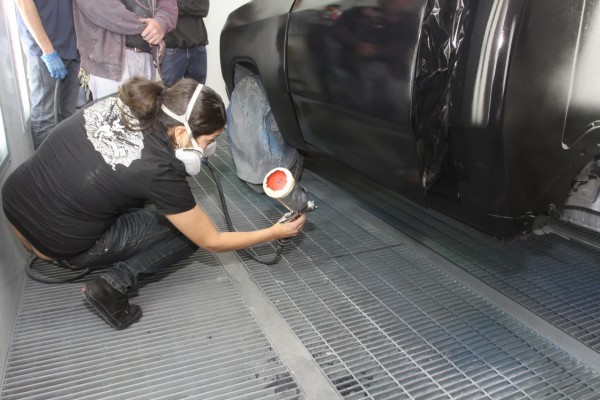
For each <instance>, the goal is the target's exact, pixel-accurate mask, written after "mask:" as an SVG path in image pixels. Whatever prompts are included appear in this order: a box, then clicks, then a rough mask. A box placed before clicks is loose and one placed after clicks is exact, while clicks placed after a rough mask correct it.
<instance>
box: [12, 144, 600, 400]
mask: <svg viewBox="0 0 600 400" xmlns="http://www.w3.org/2000/svg"><path fill="white" fill-rule="evenodd" d="M218 145H219V148H218V151H217V156H216V157H214V160H211V162H212V165H213V166H214V168H215V170H216V171H217V173H218V175H219V177H220V180H221V183H222V185H223V189H224V192H225V195H226V197H227V200H228V207H229V211H230V213H231V216H232V220H233V221H234V224H235V225H236V228H237V229H238V230H245V229H254V228H260V227H265V226H268V225H269V224H270V223H271V222H272V221H275V220H276V219H278V218H279V216H280V215H281V213H282V212H283V210H282V207H281V206H279V205H278V204H277V203H276V202H275V201H273V200H271V199H268V198H266V197H265V196H263V195H259V194H257V193H255V192H254V191H252V190H251V189H250V188H248V187H247V186H246V185H245V184H243V183H241V182H240V181H239V180H238V179H237V177H236V176H235V171H234V166H233V161H232V160H231V158H230V156H229V149H228V144H227V139H226V138H221V139H219V141H218ZM311 171H313V169H312V168H311ZM321 172H322V171H319V170H318V169H317V168H315V172H314V173H313V172H305V175H304V177H303V180H302V183H303V185H304V186H305V187H306V189H307V190H308V191H309V193H311V197H312V198H313V199H314V200H315V201H316V203H317V205H318V206H319V208H318V209H317V211H315V212H313V213H312V214H310V216H309V218H310V223H308V224H307V226H306V227H305V230H304V233H303V234H302V235H301V236H299V237H298V238H295V239H294V240H293V243H292V245H291V246H290V247H289V248H287V249H286V251H285V252H284V256H283V259H282V260H281V261H280V263H278V264H276V265H273V266H265V265H262V264H259V263H256V262H255V261H253V260H252V259H251V258H250V257H248V256H247V255H246V254H244V253H242V252H238V256H239V259H240V261H241V262H243V264H244V265H245V268H246V270H247V271H248V272H249V274H250V275H251V277H252V278H253V280H254V282H255V283H256V285H258V287H260V289H261V295H263V296H266V298H267V299H268V300H269V301H270V303H271V304H272V305H273V307H274V308H275V310H276V311H275V314H277V317H279V318H282V319H283V320H284V321H285V322H286V323H287V325H288V326H289V327H290V328H291V330H292V331H293V333H294V335H295V337H296V338H297V339H298V340H299V341H300V342H301V344H302V345H303V346H304V347H305V348H306V349H307V350H308V352H309V354H310V355H311V356H312V359H313V361H314V362H315V364H316V366H315V368H318V369H319V370H320V371H321V372H322V373H323V374H324V375H325V376H326V378H327V379H328V380H329V382H331V385H333V386H334V387H335V389H336V390H337V391H338V393H339V394H340V395H341V396H342V397H343V398H345V399H363V398H372V399H428V400H429V399H542V398H543V399H593V398H600V372H599V371H597V370H595V369H594V368H592V367H590V366H588V365H586V364H584V363H582V362H581V361H579V360H577V359H575V358H574V357H573V356H571V355H570V354H569V353H567V352H566V351H564V350H563V349H561V348H560V347H558V346H557V345H555V344H554V343H552V342H550V341H549V340H547V339H545V338H544V337H543V336H542V335H540V333H538V332H536V331H534V330H532V329H531V328H530V327H528V326H527V325H526V324H524V323H522V322H519V321H518V320H517V319H515V318H514V317H513V316H512V315H510V314H509V313H506V312H504V311H502V310H500V309H499V308H497V307H496V306H494V305H493V304H492V303H490V302H489V301H488V300H487V299H486V298H484V297H482V296H480V295H477V294H476V293H474V292H473V291H471V290H470V289H468V288H467V287H465V286H464V285H462V284H461V283H460V282H459V281H458V280H457V279H456V278H455V277H453V276H452V275H450V274H448V273H447V272H446V271H444V270H442V269H441V268H439V267H438V266H436V265H435V264H434V263H433V262H432V261H431V260H429V259H427V258H426V257H425V256H424V255H423V254H421V253H420V252H419V251H418V249H415V248H414V247H413V246H409V245H408V244H407V243H406V242H405V240H404V237H405V236H404V235H403V234H400V233H401V232H400V231H396V230H395V229H393V228H390V227H387V228H385V227H383V228H382V224H381V221H380V220H378V219H377V218H376V217H374V216H373V215H369V214H368V213H367V212H365V211H364V208H361V207H359V206H357V205H356V202H355V201H359V202H360V200H356V199H354V201H352V200H349V196H346V195H343V194H342V193H343V192H341V191H340V190H338V189H332V187H333V185H332V184H331V183H330V182H329V181H327V180H326V179H324V178H322V176H327V174H328V173H331V172H325V173H321ZM342 181H343V180H339V182H342ZM192 185H193V189H194V192H195V193H196V195H197V197H198V199H199V200H200V201H201V203H202V205H203V207H204V208H205V209H206V210H207V212H208V213H209V214H211V215H212V216H213V217H214V219H215V223H216V224H217V225H218V226H219V228H220V229H225V222H224V219H223V218H222V214H221V211H220V210H221V207H220V204H219V199H218V195H217V193H216V190H215V186H214V183H213V182H212V178H211V176H210V174H200V175H199V177H198V181H197V182H192ZM350 185H351V184H350ZM356 189H357V188H356V187H352V186H350V189H349V190H350V192H353V191H354V190H356ZM371 189H372V190H371ZM368 192H369V193H364V191H363V192H362V193H361V196H368V197H370V198H369V199H368V200H369V201H371V202H372V204H377V202H380V203H381V202H384V203H385V202H389V204H393V205H394V206H393V207H392V208H386V212H389V213H391V214H393V220H392V219H390V222H392V223H393V224H395V226H396V227H399V228H400V230H401V231H403V232H404V233H405V234H412V235H413V236H415V237H416V236H418V237H420V238H421V239H422V240H423V242H424V245H426V246H428V247H429V248H433V249H435V250H436V251H438V252H439V253H441V254H443V255H444V257H446V258H447V259H450V260H451V261H452V262H454V263H456V264H457V265H459V266H461V268H464V269H465V270H468V271H469V272H470V273H472V274H474V275H477V277H478V278H479V279H481V280H482V281H484V282H485V283H487V284H488V285H490V287H494V288H495V289H496V290H499V291H502V292H504V293H506V294H508V295H511V296H514V299H515V300H516V301H518V302H519V303H521V304H522V305H523V306H524V307H527V308H529V309H532V310H535V312H536V313H539V314H540V315H542V316H544V317H545V318H547V319H548V320H551V321H552V322H553V323H555V324H556V325H557V326H559V327H560V328H561V329H565V330H566V331H568V332H569V333H570V334H572V335H573V336H574V337H577V338H578V339H581V338H583V339H586V338H587V337H588V336H586V334H585V332H588V335H589V337H590V338H593V336H594V335H595V334H598V329H596V328H595V323H596V322H597V318H598V314H597V311H596V310H598V309H599V308H598V307H597V302H596V301H597V300H596V299H597V297H598V290H596V291H594V288H598V287H599V286H598V281H596V280H594V279H596V277H597V275H598V274H595V273H594V271H593V269H592V268H591V266H592V265H593V264H594V263H593V259H594V257H595V258H596V259H597V256H598V252H597V251H591V250H588V249H587V248H585V247H583V246H578V245H576V244H573V243H570V242H568V241H564V242H563V241H562V240H557V238H556V237H553V236H543V237H532V238H530V239H528V240H524V241H518V242H512V243H508V244H507V243H503V242H499V241H497V240H496V239H493V238H489V237H486V236H485V235H482V234H479V233H478V232H476V231H474V230H471V229H470V228H467V227H463V226H461V225H460V224H458V223H456V222H455V221H453V220H451V219H449V218H447V217H444V216H442V215H438V214H436V213H434V212H431V211H430V210H422V209H420V208H419V207H415V206H413V205H411V204H410V203H409V202H402V201H400V199H398V198H396V197H394V196H393V195H392V194H389V193H388V192H386V191H384V190H380V189H377V188H369V190H368ZM389 204H388V205H389ZM359 209H360V210H362V211H360V210H359ZM557 242H558V243H557ZM555 246H556V247H555ZM255 251H256V252H257V253H258V254H259V255H265V256H266V255H270V254H272V251H273V247H272V246H271V245H263V246H259V247H257V248H255ZM569 252H573V253H576V254H577V255H578V257H577V258H576V262H575V263H576V264H577V265H576V266H574V267H573V268H576V269H577V270H576V271H579V272H582V273H585V274H587V275H584V276H585V278H581V277H580V276H579V275H576V271H573V270H572V269H568V270H564V268H566V265H565V263H567V262H569V261H570V262H573V259H572V258H570V257H569V254H570V253H569ZM522 257H524V258H522ZM220 260H221V258H219V257H215V256H214V255H211V254H209V253H207V252H204V251H199V252H198V253H197V254H196V255H195V256H194V257H193V258H192V259H190V260H188V261H186V262H185V263H181V264H179V265H175V266H173V267H172V268H171V269H170V271H169V273H164V274H160V275H157V276H155V277H153V278H152V279H150V280H148V281H145V285H144V287H143V288H142V289H141V290H140V292H139V294H138V295H137V296H136V297H135V298H134V299H133V302H134V303H138V304H140V305H141V306H142V308H143V310H144V317H143V318H142V320H141V321H140V322H139V323H137V324H135V325H133V326H132V327H130V328H128V329H126V330H124V331H113V330H112V328H110V327H109V326H108V325H107V324H106V323H104V322H103V321H101V320H100V319H99V318H98V317H97V316H95V315H92V313H90V312H89V310H87V309H86V306H85V305H84V302H83V299H82V298H81V295H80V293H79V286H80V285H79V284H65V285H60V286H54V285H43V284H39V283H36V282H33V281H31V280H28V281H27V282H26V285H25V287H24V293H23V299H22V302H21V308H20V311H19V315H18V320H17V327H16V330H15V334H14V338H13V342H12V345H11V348H10V354H9V360H8V365H7V369H6V374H5V377H4V381H3V384H2V392H1V395H2V398H3V399H4V398H6V399H28V398H31V399H36V398H37V399H48V398H53V399H55V398H60V399H75V398H77V399H93V398H101V399H136V398H139V399H158V398H169V399H179V398H198V399H209V398H223V399H259V398H260V399H288V398H289V399H296V398H299V399H302V398H307V397H306V394H305V390H303V387H302V386H301V384H300V383H299V380H298V379H296V378H297V371H294V370H293V369H291V368H290V367H289V365H288V364H287V361H286V360H287V359H288V358H287V357H286V354H284V353H285V349H283V351H282V349H275V348H273V346H272V345H271V343H270V342H269V339H268V337H270V336H269V335H266V333H268V332H266V329H267V328H265V327H264V326H261V324H260V323H258V322H257V320H256V318H255V317H254V315H253V310H252V308H251V307H249V306H248V303H247V300H246V299H244V298H243V296H242V295H241V294H240V291H239V290H238V289H237V288H236V286H235V284H234V283H233V282H232V280H231V278H230V276H228V274H227V273H226V272H225V270H224V267H223V266H222V265H221V262H220ZM546 264H548V266H546ZM539 265H543V266H544V269H543V271H544V273H543V274H540V273H539V272H540V269H539ZM561 267H562V268H563V275H562V276H563V277H564V274H565V273H571V272H573V274H574V276H573V279H581V281H579V284H580V286H579V288H580V289H581V290H580V291H579V292H577V291H575V286H574V285H575V284H573V286H571V283H570V282H568V281H567V282H565V280H564V279H559V278H560V277H561V275H560V270H561ZM536 269H537V273H536ZM596 269H597V268H596ZM575 294H579V296H578V297H576V296H575ZM563 296H564V297H563ZM584 297H587V298H589V299H590V303H586V302H585V301H583V298H584ZM528 302H529V303H528ZM534 305H535V306H536V307H537V308H536V307H534ZM546 313H547V314H546ZM594 313H596V314H594ZM594 315H595V319H593V318H591V316H594ZM588 343H589V344H588V345H590V349H591V351H593V350H592V349H596V350H597V348H595V347H594V346H595V344H594V343H595V342H593V340H590V341H589V342H588ZM322 398H323V397H322Z"/></svg>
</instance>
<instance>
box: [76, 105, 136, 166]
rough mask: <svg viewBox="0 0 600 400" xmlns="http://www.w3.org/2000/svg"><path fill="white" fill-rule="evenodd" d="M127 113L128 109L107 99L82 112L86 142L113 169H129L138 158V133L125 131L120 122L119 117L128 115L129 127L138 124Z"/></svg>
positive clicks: (125, 128)
mask: <svg viewBox="0 0 600 400" xmlns="http://www.w3.org/2000/svg"><path fill="white" fill-rule="evenodd" d="M122 111H123V113H122ZM128 111H129V109H128V107H127V106H125V105H124V104H123V103H122V102H121V101H120V100H115V98H114V97H108V98H106V99H104V100H100V101H98V102H97V103H96V104H94V105H92V106H90V107H88V108H87V109H85V110H84V112H83V116H84V119H85V130H86V132H87V137H88V140H89V141H90V142H92V145H93V146H94V148H95V149H96V151H98V152H99V153H100V154H101V155H102V158H104V161H106V163H107V164H109V165H110V166H111V167H112V169H113V170H114V169H116V168H115V167H116V165H117V164H122V165H124V166H125V167H129V165H130V164H131V163H132V162H133V161H134V160H139V159H140V158H141V156H142V149H143V148H144V140H143V139H144V135H143V133H142V131H132V130H130V129H127V127H125V125H123V123H122V122H121V116H122V115H128V116H129V117H128V118H129V121H128V123H129V124H131V125H133V126H135V125H137V124H138V120H137V119H135V118H134V117H132V116H131V114H130V112H128Z"/></svg>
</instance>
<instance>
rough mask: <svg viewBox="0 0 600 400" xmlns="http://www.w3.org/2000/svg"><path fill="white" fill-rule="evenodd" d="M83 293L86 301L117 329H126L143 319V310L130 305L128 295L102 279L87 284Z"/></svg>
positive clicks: (83, 288) (82, 290) (82, 289)
mask: <svg viewBox="0 0 600 400" xmlns="http://www.w3.org/2000/svg"><path fill="white" fill-rule="evenodd" d="M81 292H82V293H83V297H84V298H85V300H86V301H87V302H88V303H89V304H90V305H91V306H92V307H93V308H94V309H95V310H96V311H98V313H100V315H101V316H102V318H104V319H105V320H106V322H108V324H109V325H110V326H112V327H113V328H115V329H125V328H127V327H128V326H129V325H131V324H133V323H134V322H137V321H139V319H140V318H142V309H141V308H140V307H139V306H137V305H135V304H131V305H130V304H129V300H128V299H127V295H126V294H123V293H121V292H119V291H118V290H117V289H115V288H113V287H112V286H111V285H110V284H109V283H108V282H106V281H105V280H104V279H102V278H96V279H94V280H92V281H90V282H87V283H86V284H85V285H84V286H83V287H82V288H81Z"/></svg>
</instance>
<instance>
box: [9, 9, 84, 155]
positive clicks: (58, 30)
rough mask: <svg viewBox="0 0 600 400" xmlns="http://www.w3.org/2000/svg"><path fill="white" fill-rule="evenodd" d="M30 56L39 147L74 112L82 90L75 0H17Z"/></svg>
mask: <svg viewBox="0 0 600 400" xmlns="http://www.w3.org/2000/svg"><path fill="white" fill-rule="evenodd" d="M15 4H16V6H17V10H18V26H19V36H20V37H21V43H22V44H23V48H24V50H25V54H26V56H27V66H28V71H27V78H28V80H29V90H30V100H31V116H30V118H29V128H30V130H31V136H32V139H33V147H34V149H37V148H38V147H39V146H40V145H41V144H42V142H43V141H44V139H45V138H46V136H48V134H49V133H50V131H51V130H52V129H53V128H54V126H55V125H56V124H57V123H58V122H60V121H62V120H64V119H66V118H68V117H69V116H71V115H72V114H73V113H74V112H75V110H76V106H77V95H78V93H79V76H78V73H79V53H78V51H77V39H76V37H75V27H74V24H73V3H72V0H53V1H44V0H15Z"/></svg>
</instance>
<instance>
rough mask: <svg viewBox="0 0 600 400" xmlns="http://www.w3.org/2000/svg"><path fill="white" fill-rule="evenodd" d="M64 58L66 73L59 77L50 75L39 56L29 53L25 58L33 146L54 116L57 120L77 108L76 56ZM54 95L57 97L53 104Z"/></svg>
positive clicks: (77, 73)
mask: <svg viewBox="0 0 600 400" xmlns="http://www.w3.org/2000/svg"><path fill="white" fill-rule="evenodd" d="M63 62H64V63H65V67H66V68H67V76H66V77H65V79H62V80H61V79H56V78H53V77H51V76H50V72H48V68H47V67H46V64H45V63H44V61H42V59H41V58H40V57H35V58H34V57H30V58H28V60H27V64H28V67H29V71H28V75H27V78H28V80H29V90H30V91H31V116H30V118H29V127H30V129H31V136H32V139H33V147H34V149H37V148H38V147H39V146H40V144H42V142H43V141H44V139H45V138H46V136H48V134H49V133H50V131H51V130H52V128H54V126H55V125H56V121H57V120H58V122H60V121H62V120H64V119H66V118H68V117H70V116H71V115H73V113H74V112H75V110H76V106H77V96H78V95H79V86H80V85H79V60H63ZM57 91H58V92H57ZM55 96H56V97H55ZM55 98H58V103H57V104H56V105H55V104H54V99H55ZM55 107H56V112H55Z"/></svg>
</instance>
